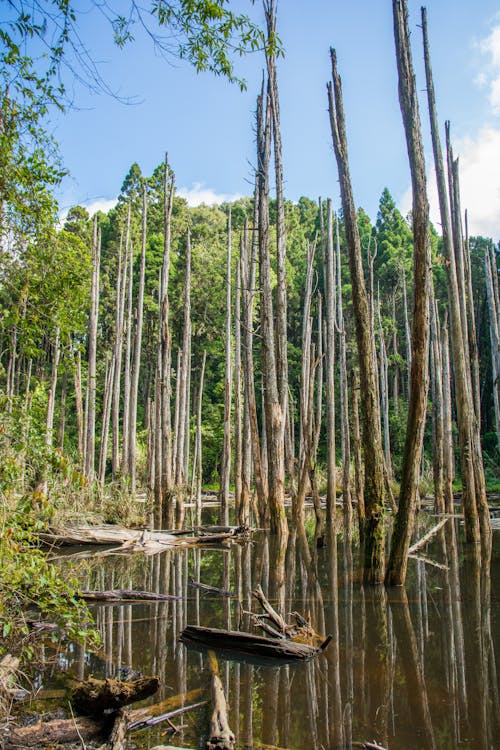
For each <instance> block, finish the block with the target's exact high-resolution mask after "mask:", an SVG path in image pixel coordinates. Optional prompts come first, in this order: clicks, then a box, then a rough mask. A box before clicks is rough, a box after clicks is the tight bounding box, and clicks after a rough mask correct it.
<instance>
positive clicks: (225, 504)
mask: <svg viewBox="0 0 500 750" xmlns="http://www.w3.org/2000/svg"><path fill="white" fill-rule="evenodd" d="M231 317H232V304H231V209H230V208H229V211H228V216H227V256H226V336H225V352H226V357H225V370H224V438H223V447H222V460H221V470H220V487H219V502H220V511H219V520H220V523H221V524H222V525H223V526H227V524H228V523H229V481H230V476H231V401H232V384H233V382H232V381H233V374H232V357H231V348H232V347H231Z"/></svg>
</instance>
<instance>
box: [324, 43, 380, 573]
mask: <svg viewBox="0 0 500 750" xmlns="http://www.w3.org/2000/svg"><path fill="white" fill-rule="evenodd" d="M330 55H331V62H332V77H333V84H332V83H328V86H327V90H328V110H329V114H330V127H331V131H332V139H333V147H334V151H335V157H336V159H337V166H338V172H339V180H340V194H341V198H342V211H343V215H344V224H345V232H346V240H347V249H348V253H349V270H350V275H351V283H352V290H353V309H354V322H355V326H356V340H357V346H358V358H359V370H360V379H361V406H362V415H363V439H362V441H363V453H364V460H365V485H364V499H365V511H366V522H365V535H364V536H365V538H364V558H365V559H364V580H365V582H366V583H380V582H381V581H383V578H384V568H385V549H384V545H385V534H384V475H383V461H384V458H383V453H382V436H381V432H380V412H379V404H378V394H377V386H376V377H375V368H374V363H373V340H372V335H373V334H372V328H371V326H370V310H369V307H368V298H367V294H366V286H365V279H364V274H363V265H362V257H361V241H360V237H359V230H358V225H357V221H356V209H355V206H354V198H353V193H352V185H351V178H350V174H349V161H348V156H347V137H346V129H345V117H344V105H343V100H342V85H341V81H340V77H339V74H338V71H337V56H336V53H335V50H333V49H332V50H330Z"/></svg>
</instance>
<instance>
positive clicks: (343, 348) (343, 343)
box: [335, 219, 352, 540]
mask: <svg viewBox="0 0 500 750" xmlns="http://www.w3.org/2000/svg"><path fill="white" fill-rule="evenodd" d="M335 249H336V256H337V325H338V329H339V372H340V413H341V420H340V439H341V447H342V506H343V511H344V513H343V516H344V538H345V539H346V540H350V539H351V536H352V500H351V479H350V472H351V439H350V435H349V389H348V383H347V336H346V331H345V323H344V309H343V300H342V266H341V262H340V240H339V222H338V219H337V221H336V222H335Z"/></svg>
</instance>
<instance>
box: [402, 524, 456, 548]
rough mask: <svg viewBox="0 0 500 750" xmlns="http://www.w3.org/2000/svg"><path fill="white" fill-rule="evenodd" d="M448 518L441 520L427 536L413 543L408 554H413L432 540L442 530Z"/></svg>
mask: <svg viewBox="0 0 500 750" xmlns="http://www.w3.org/2000/svg"><path fill="white" fill-rule="evenodd" d="M447 520H448V518H442V519H441V521H440V522H439V523H437V524H436V525H435V526H433V527H432V529H430V530H429V531H428V532H427V534H425V535H424V536H423V537H422V538H421V539H419V540H418V542H415V544H412V546H411V547H410V549H409V550H408V554H409V555H412V554H413V553H414V552H417V551H418V550H419V549H421V548H422V547H424V546H425V545H426V544H427V542H428V541H429V540H430V539H432V537H433V536H434V535H435V534H437V532H438V531H439V530H440V529H442V528H443V526H444V525H445V523H446V522H447Z"/></svg>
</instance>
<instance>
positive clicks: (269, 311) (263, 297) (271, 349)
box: [257, 95, 288, 539]
mask: <svg viewBox="0 0 500 750" xmlns="http://www.w3.org/2000/svg"><path fill="white" fill-rule="evenodd" d="M259 120H260V122H259V127H258V131H257V142H258V172H257V182H258V199H259V261H260V263H259V267H260V322H261V336H262V339H261V345H262V382H263V390H264V413H265V423H266V439H267V460H268V483H267V484H268V503H269V514H270V528H271V532H272V533H273V534H277V535H279V536H280V537H281V538H282V539H284V538H285V537H286V535H287V533H288V527H287V521H286V516H285V505H284V503H285V456H284V416H285V415H284V414H283V409H282V404H281V401H280V394H279V391H278V379H277V367H276V348H275V336H274V317H273V303H272V287H271V260H270V246H269V244H270V243H269V156H270V149H271V104H270V98H269V95H267V97H266V117H265V122H264V118H263V116H261V117H260V118H259Z"/></svg>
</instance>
